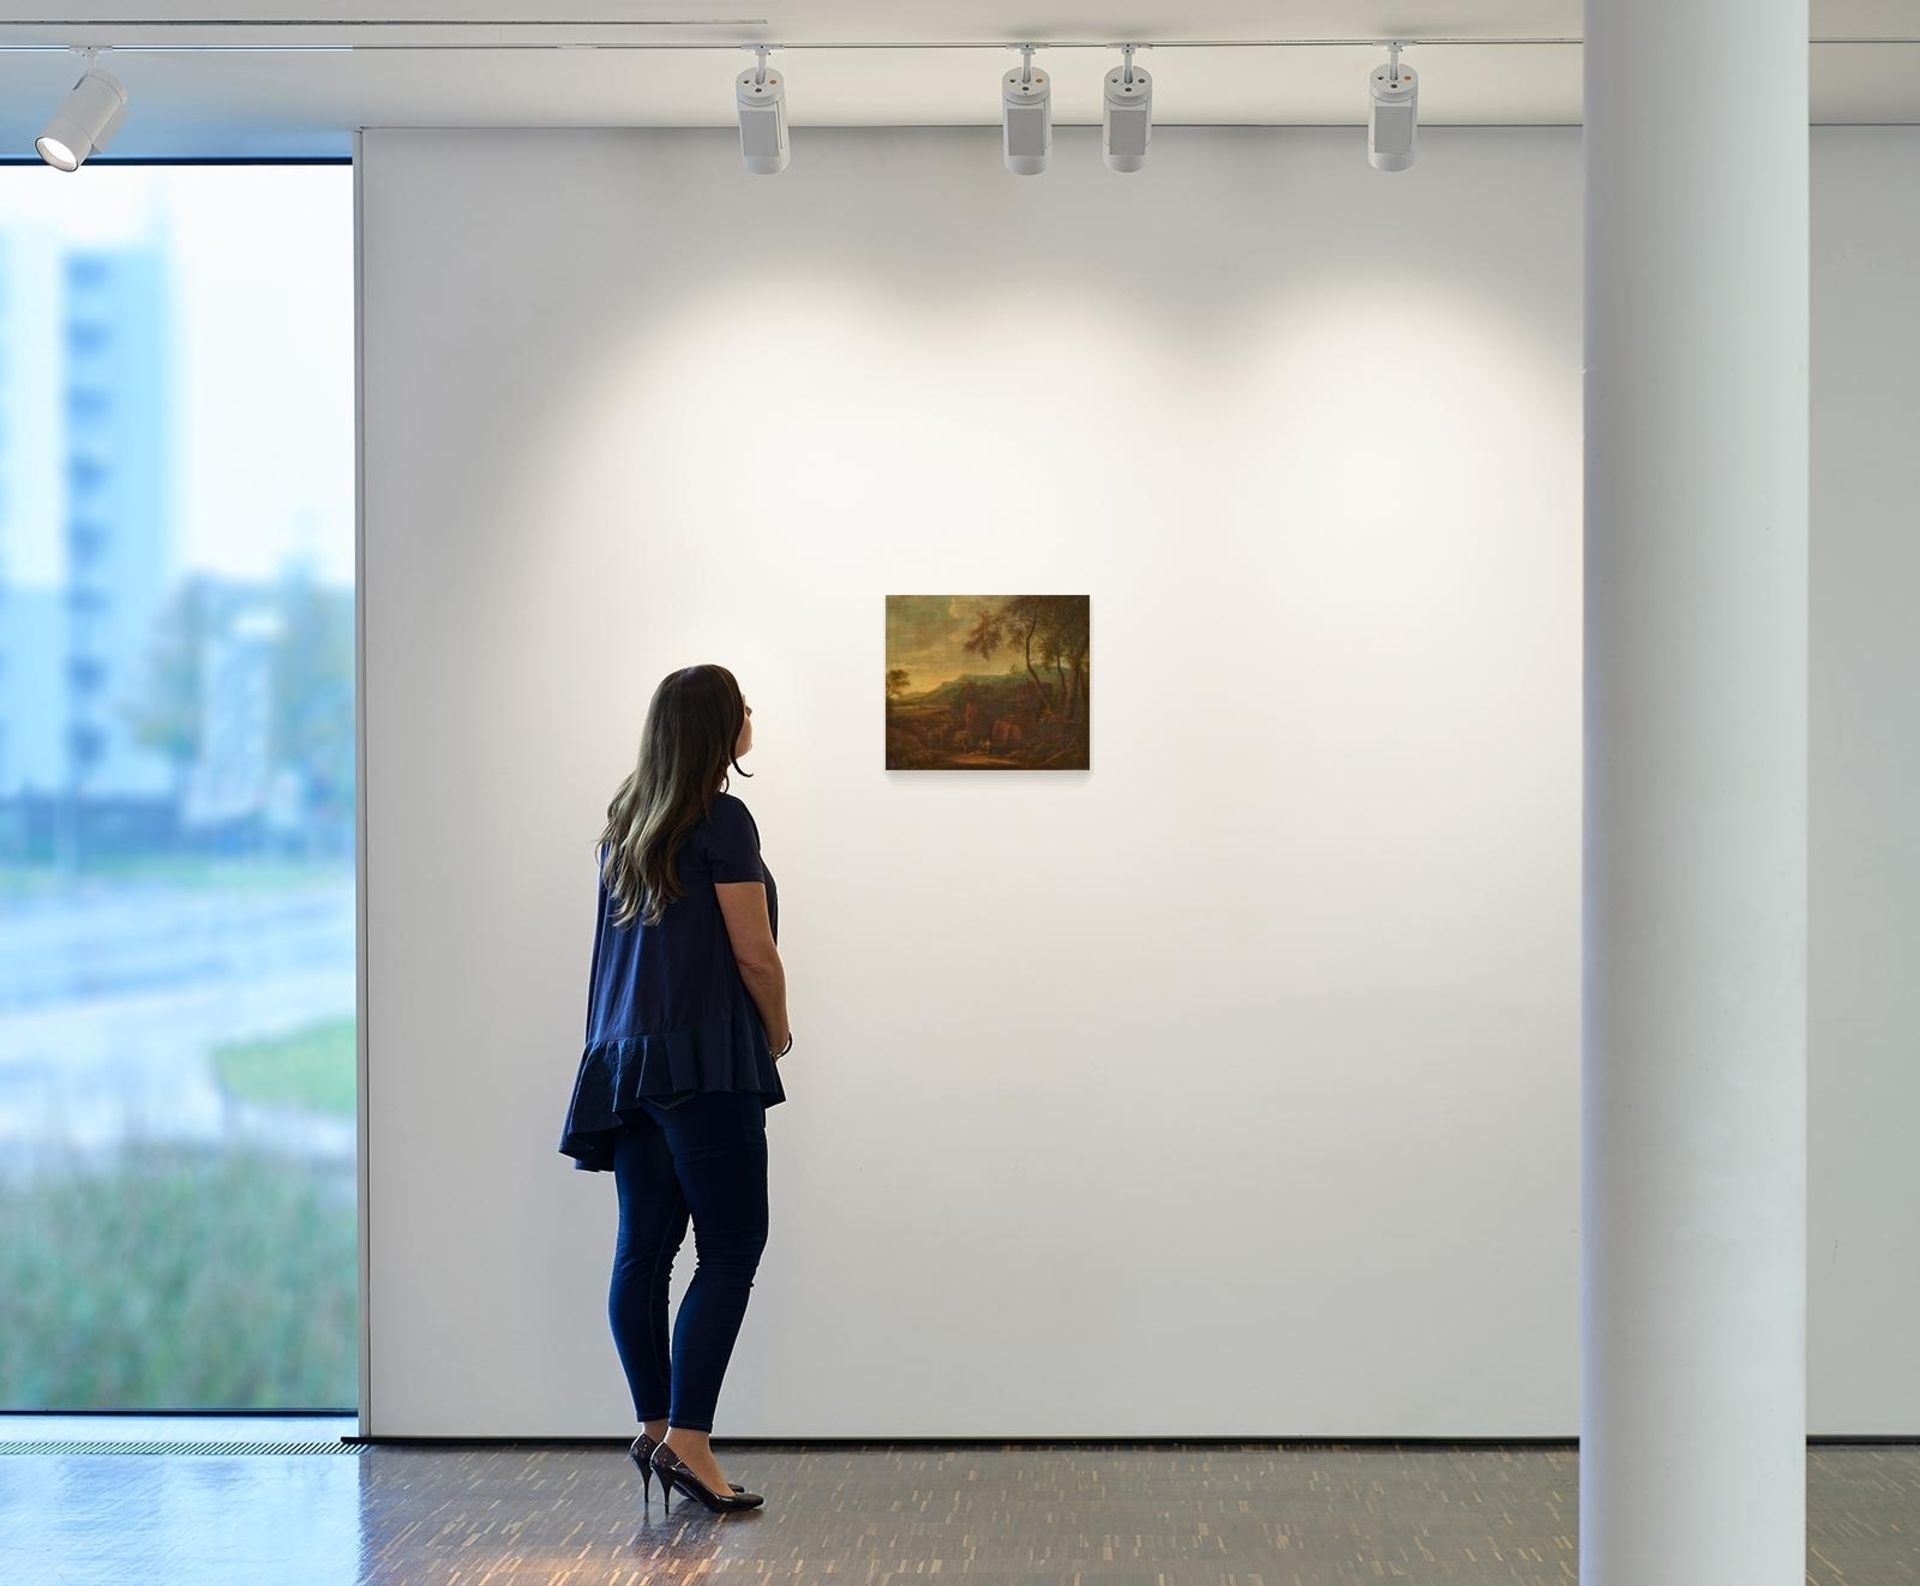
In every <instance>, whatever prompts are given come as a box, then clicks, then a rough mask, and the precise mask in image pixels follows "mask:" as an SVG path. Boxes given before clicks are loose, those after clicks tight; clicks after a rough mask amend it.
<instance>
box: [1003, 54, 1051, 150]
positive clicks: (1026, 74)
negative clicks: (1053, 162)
mask: <svg viewBox="0 0 1920 1586" xmlns="http://www.w3.org/2000/svg"><path fill="white" fill-rule="evenodd" d="M1019 49H1020V64H1019V65H1018V66H1016V67H1014V68H1013V70H1012V71H1010V72H1008V73H1007V75H1006V76H1004V77H1002V78H1001V79H1000V121H1001V125H1002V127H1003V128H1004V131H1005V136H1004V138H1003V139H1002V141H1003V143H1004V145H1005V148H1006V156H1007V169H1008V170H1010V171H1011V172H1013V174H1014V175H1015V176H1038V175H1039V174H1040V173H1041V172H1042V171H1044V170H1045V169H1046V168H1047V155H1048V153H1049V151H1051V149H1052V148H1053V84H1051V83H1050V82H1048V81H1047V74H1046V73H1045V72H1037V71H1035V70H1034V69H1033V46H1032V45H1031V44H1022V45H1020V46H1019Z"/></svg>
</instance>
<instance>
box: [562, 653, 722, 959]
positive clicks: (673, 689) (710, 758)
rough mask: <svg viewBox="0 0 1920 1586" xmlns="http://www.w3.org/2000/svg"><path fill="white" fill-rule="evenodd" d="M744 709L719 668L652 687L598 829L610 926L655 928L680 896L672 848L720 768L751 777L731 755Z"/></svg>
mask: <svg viewBox="0 0 1920 1586" xmlns="http://www.w3.org/2000/svg"><path fill="white" fill-rule="evenodd" d="M746 710H747V707H746V701H745V700H744V699H743V698H742V697H741V694H740V685H739V684H738V683H737V682H735V681H734V677H733V673H731V672H729V671H728V670H727V669H726V668H725V667H724V666H688V667H682V668H681V669H680V670H679V671H678V672H669V673H668V674H667V675H666V676H665V677H663V678H662V679H661V680H660V686H659V687H658V688H656V689H655V690H654V691H653V699H652V701H651V702H650V703H649V704H648V706H647V721H646V725H645V726H644V727H643V728H641V730H640V757H639V759H638V760H637V761H636V762H635V764H634V767H633V770H632V771H630V772H629V773H628V774H627V778H626V780H625V781H624V782H622V783H621V784H620V788H619V791H618V792H616V793H615V794H614V795H613V802H612V803H611V804H609V805H608V806H607V825H606V829H605V830H604V831H602V832H601V833H600V874H601V876H602V878H603V879H604V880H605V881H606V883H607V891H608V893H609V895H610V896H611V897H612V899H613V901H614V903H615V905H616V910H615V914H614V921H613V923H614V924H616V925H631V924H632V923H633V922H634V920H636V919H638V920H640V921H642V922H643V923H645V924H647V925H658V924H659V923H660V919H661V916H662V915H664V914H665V913H666V911H667V905H668V904H669V903H671V902H672V901H673V900H674V899H675V898H678V897H683V896H685V893H686V889H685V888H684V887H682V886H681V885H680V876H679V872H678V871H677V870H676V868H675V866H674V857H675V855H676V854H678V852H679V850H680V845H681V844H682V843H684V842H685V841H686V839H687V834H688V833H689V832H691V831H692V830H693V829H694V827H696V826H697V825H699V824H700V822H701V821H702V820H704V819H706V817H707V815H708V814H709V813H710V812H711V811H712V809H713V799H714V795H715V794H716V793H719V792H724V791H725V789H726V786H727V782H728V775H727V771H728V767H732V768H733V770H735V771H740V774H741V775H742V776H749V775H751V773H750V772H747V771H741V770H740V762H739V761H737V760H736V759H734V748H735V746H736V745H737V744H738V743H739V742H740V729H741V726H742V725H743V724H744V723H745V721H746Z"/></svg>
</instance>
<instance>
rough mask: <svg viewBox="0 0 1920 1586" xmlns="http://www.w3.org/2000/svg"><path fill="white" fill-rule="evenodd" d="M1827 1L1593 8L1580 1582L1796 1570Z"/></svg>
mask: <svg viewBox="0 0 1920 1586" xmlns="http://www.w3.org/2000/svg"><path fill="white" fill-rule="evenodd" d="M1807 54H1808V52H1807V6H1806V0H1796V3H1788V0H1759V3H1755V0H1587V5H1586V171H1587V237H1586V256H1587V282H1586V293H1587V323H1586V346H1587V354H1586V356H1587V386H1586V679H1585V690H1586V817H1585V818H1586V833H1585V846H1584V863H1583V869H1584V940H1585V969H1584V974H1585V984H1584V1019H1583V1024H1584V1027H1583V1053H1582V1120H1583V1121H1582V1131H1583V1168H1582V1208H1583V1210H1582V1216H1583V1227H1582V1275H1581V1284H1582V1341H1581V1364H1582V1371H1581V1380H1582V1404H1581V1463H1580V1555H1581V1558H1580V1562H1581V1569H1580V1578H1581V1582H1582V1586H1669V1583H1671V1586H1800V1583H1801V1582H1802V1581H1803V1579H1804V1570H1805V1530H1806V1497H1805V1490H1806V1489H1805V1473H1806V1363H1805V1362H1806V1298H1805V1297H1806V876H1807V853H1806V832H1807V803H1806V789H1807V320H1808V304H1807V298H1808V262H1807V256H1808V217H1807V141H1808V139H1807Z"/></svg>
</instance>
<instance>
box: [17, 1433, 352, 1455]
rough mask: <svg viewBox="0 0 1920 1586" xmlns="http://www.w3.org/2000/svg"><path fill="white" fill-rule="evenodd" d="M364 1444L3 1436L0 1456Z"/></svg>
mask: <svg viewBox="0 0 1920 1586" xmlns="http://www.w3.org/2000/svg"><path fill="white" fill-rule="evenodd" d="M364 1447H365V1445H363V1444H358V1443H342V1442H340V1441H339V1440H338V1439H337V1438H333V1439H328V1440H327V1441H325V1442H319V1443H274V1442H266V1443H246V1442H239V1443H204V1442H202V1443H175V1442H163V1441H154V1442H149V1441H144V1440H140V1439H136V1438H112V1437H107V1438H86V1439H79V1440H73V1439H68V1440H59V1439H54V1438H6V1439H0V1456H4V1455H7V1454H359V1453H361V1452H363V1451H364Z"/></svg>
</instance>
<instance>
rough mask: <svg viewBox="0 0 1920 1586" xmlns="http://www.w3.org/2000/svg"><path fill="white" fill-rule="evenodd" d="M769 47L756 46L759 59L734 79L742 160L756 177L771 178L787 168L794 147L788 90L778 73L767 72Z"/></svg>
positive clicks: (755, 50)
mask: <svg viewBox="0 0 1920 1586" xmlns="http://www.w3.org/2000/svg"><path fill="white" fill-rule="evenodd" d="M767 48H768V47H767V46H766V45H765V44H756V45H755V46H754V49H753V53H754V54H755V55H757V56H758V57H759V60H758V62H757V63H756V64H755V65H752V66H749V67H748V68H747V69H746V70H745V71H744V72H742V73H741V74H740V75H739V76H738V77H736V78H734V80H733V99H734V105H735V107H736V108H737V109H738V110H739V112H740V160H741V163H742V164H744V165H745V166H746V168H747V169H748V170H750V171H751V172H753V174H754V175H755V176H772V175H775V174H776V173H777V172H780V171H784V170H785V169H786V168H787V162H788V161H789V160H791V159H792V158H793V148H792V145H791V143H790V142H789V141H788V138H787V87H786V84H785V83H783V82H782V81H781V80H780V74H779V73H778V72H771V71H768V70H767Z"/></svg>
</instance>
